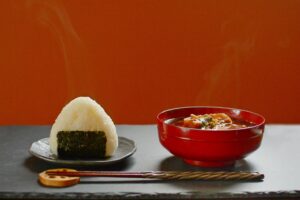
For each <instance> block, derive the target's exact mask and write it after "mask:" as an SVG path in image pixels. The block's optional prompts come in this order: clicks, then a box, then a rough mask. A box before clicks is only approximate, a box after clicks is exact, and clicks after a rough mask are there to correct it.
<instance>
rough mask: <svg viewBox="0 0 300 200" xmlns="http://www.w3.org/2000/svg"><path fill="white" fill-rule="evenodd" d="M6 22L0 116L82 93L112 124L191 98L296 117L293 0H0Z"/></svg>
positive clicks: (40, 116) (298, 38) (45, 118)
mask: <svg viewBox="0 0 300 200" xmlns="http://www.w3.org/2000/svg"><path fill="white" fill-rule="evenodd" d="M0 25H1V26H0V45H1V46H0V94H1V98H0V124H51V123H53V121H54V119H55V118H56V116H57V114H58V113H59V112H60V110H61V108H62V107H63V105H65V104H66V103H67V102H68V101H70V100H71V99H72V98H75V97H77V96H82V95H84V96H91V97H92V98H94V99H96V100H97V101H98V102H99V103H100V104H101V105H102V106H103V107H104V108H105V109H106V111H107V112H108V113H109V114H110V115H111V117H112V118H113V120H114V121H115V122H116V123H154V122H155V117H156V114H157V113H158V112H160V111H161V110H163V109H166V108H172V107H178V106H188V105H218V106H230V107H238V108H243V109H249V110H253V111H255V112H259V113H261V114H263V115H264V116H265V117H266V118H267V121H268V122H269V123H300V114H299V111H300V109H299V101H300V86H299V85H300V84H299V80H300V79H299V75H300V69H299V68H300V1H297V0H281V1H279V0H265V1H261V0H245V1H240V0H236V1H233V0H224V1H222V0H221V1H220V0H216V1H213V0H200V1H196V0H181V1H176V0H162V1H161V0H149V1H147V0H126V1H123V0H115V1H111V0H64V1H56V0H23V1H20V0H2V1H0Z"/></svg>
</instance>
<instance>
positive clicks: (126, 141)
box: [29, 136, 137, 165]
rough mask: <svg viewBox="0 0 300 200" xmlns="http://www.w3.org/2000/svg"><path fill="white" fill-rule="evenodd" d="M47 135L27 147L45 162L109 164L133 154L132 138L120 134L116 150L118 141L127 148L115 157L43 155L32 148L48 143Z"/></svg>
mask: <svg viewBox="0 0 300 200" xmlns="http://www.w3.org/2000/svg"><path fill="white" fill-rule="evenodd" d="M48 139H49V138H48V137H46V138H42V139H40V140H37V141H35V142H33V143H32V144H31V146H30V149H29V153H30V154H31V155H33V156H35V157H37V158H39V159H42V160H44V161H47V162H51V163H56V164H68V165H110V164H114V163H117V162H120V161H122V160H124V159H126V158H128V157H130V156H131V155H133V154H134V153H135V152H136V150H137V147H136V144H135V142H134V141H133V140H131V139H129V138H126V137H122V136H118V142H119V147H118V148H117V150H116V151H119V150H120V143H121V142H122V144H123V145H124V144H125V145H127V147H129V150H128V151H126V152H122V155H121V156H119V157H116V156H115V155H114V156H112V157H108V158H104V159H99V160H65V159H59V158H55V157H54V156H53V157H50V156H43V155H41V154H40V153H38V152H37V151H35V150H34V145H38V144H37V143H38V142H42V143H44V144H45V145H49V143H48ZM48 151H49V150H48Z"/></svg>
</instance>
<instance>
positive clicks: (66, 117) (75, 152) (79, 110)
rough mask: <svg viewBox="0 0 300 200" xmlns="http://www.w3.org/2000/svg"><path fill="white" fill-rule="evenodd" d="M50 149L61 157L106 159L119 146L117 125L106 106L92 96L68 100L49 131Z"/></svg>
mask: <svg viewBox="0 0 300 200" xmlns="http://www.w3.org/2000/svg"><path fill="white" fill-rule="evenodd" d="M49 143H50V150H51V152H52V153H53V154H54V155H57V156H58V157H61V158H78V159H81V158H83V159H86V158H96V159H99V158H104V157H108V156H112V155H113V154H114V152H115V150H116V149H117V147H118V136H117V132H116V127H115V125H114V123H113V121H112V119H111V118H110V117H109V115H107V114H106V112H105V111H104V109H103V108H102V107H101V106H100V105H99V104H98V103H97V102H96V101H94V100H92V99H91V98H89V97H78V98H76V99H74V100H72V101H71V102H69V103H68V104H67V105H66V106H65V107H64V108H63V109H62V111H61V113H60V114H59V115H58V117H57V119H56V120H55V123H54V124H53V126H52V128H51V132H50V139H49Z"/></svg>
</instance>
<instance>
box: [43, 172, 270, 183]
mask: <svg viewBox="0 0 300 200" xmlns="http://www.w3.org/2000/svg"><path fill="white" fill-rule="evenodd" d="M46 173H47V174H48V175H54V176H69V177H117V178H151V179H161V180H224V181H232V180H247V181H259V180H263V179H264V175H263V174H260V173H258V172H225V171H216V172H203V171H149V172H120V171H55V170H54V171H52V170H51V171H47V172H46Z"/></svg>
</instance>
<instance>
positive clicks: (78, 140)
mask: <svg viewBox="0 0 300 200" xmlns="http://www.w3.org/2000/svg"><path fill="white" fill-rule="evenodd" d="M106 141H107V139H106V136H105V133H104V132H103V131H59V132H58V133H57V152H58V156H59V157H60V158H65V159H99V158H104V157H105V150H106Z"/></svg>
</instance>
